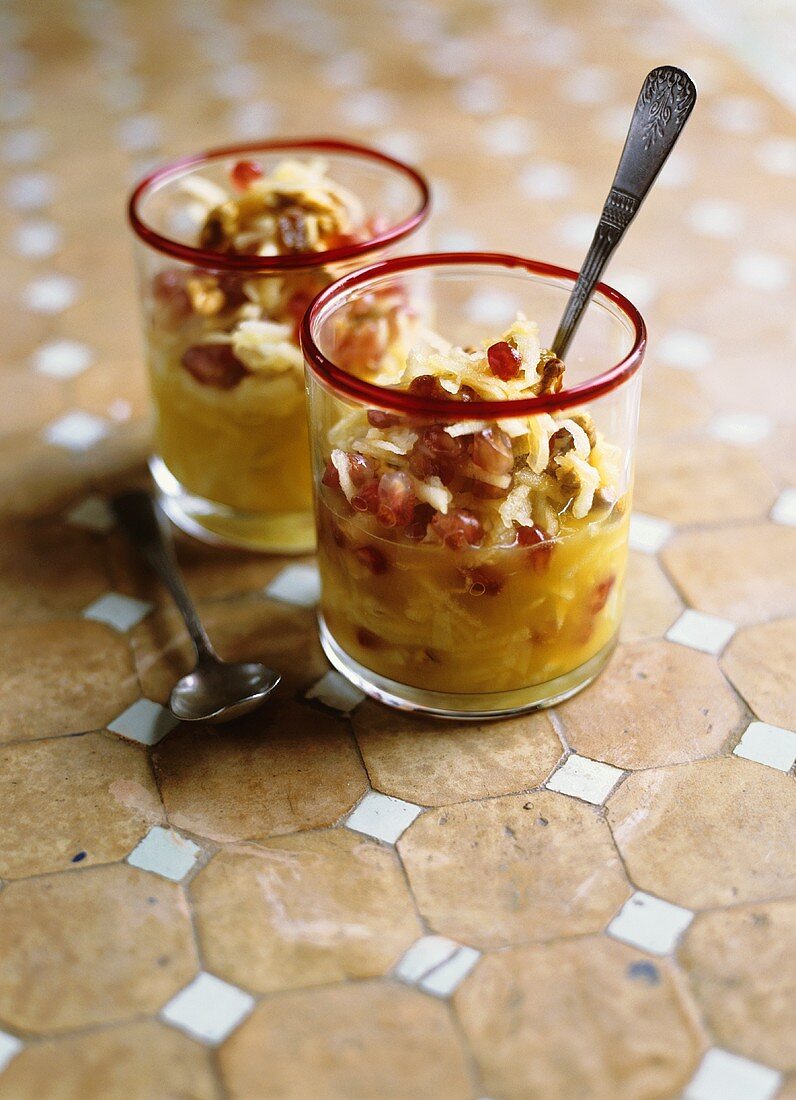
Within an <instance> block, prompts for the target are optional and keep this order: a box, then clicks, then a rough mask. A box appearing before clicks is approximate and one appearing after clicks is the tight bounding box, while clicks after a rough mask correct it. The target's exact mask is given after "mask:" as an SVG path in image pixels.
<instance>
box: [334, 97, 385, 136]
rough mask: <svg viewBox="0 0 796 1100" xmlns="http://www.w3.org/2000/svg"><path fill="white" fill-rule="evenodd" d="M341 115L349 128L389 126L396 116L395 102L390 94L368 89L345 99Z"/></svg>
mask: <svg viewBox="0 0 796 1100" xmlns="http://www.w3.org/2000/svg"><path fill="white" fill-rule="evenodd" d="M340 113H341V115H342V116H343V118H344V119H345V121H346V122H347V123H348V124H349V126H362V127H364V128H366V129H367V128H370V127H376V126H389V125H390V123H391V122H392V120H393V116H394V115H395V100H394V98H393V96H392V95H390V94H389V93H388V92H382V91H380V90H379V89H378V88H367V89H363V90H362V91H361V92H354V93H353V94H352V95H349V96H348V97H347V98H346V99H344V100H343V101H342V103H341V104H340Z"/></svg>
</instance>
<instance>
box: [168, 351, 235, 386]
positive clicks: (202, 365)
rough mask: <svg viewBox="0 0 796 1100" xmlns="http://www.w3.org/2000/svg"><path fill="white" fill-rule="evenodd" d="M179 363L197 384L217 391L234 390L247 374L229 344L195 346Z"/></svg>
mask: <svg viewBox="0 0 796 1100" xmlns="http://www.w3.org/2000/svg"><path fill="white" fill-rule="evenodd" d="M180 362H181V363H182V365H183V366H184V367H185V369H186V370H187V371H188V373H189V374H190V375H192V377H193V378H195V379H196V381H197V382H199V383H201V384H202V385H203V386H214V387H215V388H216V389H218V390H232V389H234V388H235V386H237V385H238V383H239V382H240V381H241V380H242V379H243V378H245V377H246V375H247V374H248V373H249V371H248V370H247V369H246V367H245V366H244V365H243V363H241V361H240V359H238V358H237V357H236V356H235V354H234V352H233V351H232V348H231V347H230V346H229V344H195V345H194V346H193V347H192V348H188V350H187V351H185V352H184V353H183V356H182V359H181V360H180Z"/></svg>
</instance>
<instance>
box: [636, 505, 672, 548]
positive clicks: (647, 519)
mask: <svg viewBox="0 0 796 1100" xmlns="http://www.w3.org/2000/svg"><path fill="white" fill-rule="evenodd" d="M673 533H674V524H672V523H669V521H668V520H666V519H658V517H657V516H648V515H646V514H645V513H644V512H633V514H632V515H631V517H630V549H631V550H638V551H640V553H642V554H657V553H658V551H659V550H661V549H662V548H663V547H664V546H665V545H666V543H667V542H668V541H669V539H670V538H671V537H672V534H673Z"/></svg>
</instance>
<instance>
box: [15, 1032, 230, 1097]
mask: <svg viewBox="0 0 796 1100" xmlns="http://www.w3.org/2000/svg"><path fill="white" fill-rule="evenodd" d="M23 1096H28V1097H34V1096H38V1097H44V1096H49V1097H52V1098H53V1100H55V1098H56V1097H57V1100H94V1098H96V1100H100V1098H101V1100H130V1098H131V1097H141V1098H142V1100H143V1098H144V1097H147V1098H149V1097H151V1098H153V1100H154V1097H158V1096H161V1097H166V1096H173V1097H190V1098H191V1100H216V1098H217V1096H218V1092H217V1089H216V1082H215V1077H214V1074H213V1070H212V1067H211V1064H210V1057H209V1054H208V1052H207V1050H206V1049H205V1048H204V1047H202V1046H200V1045H199V1043H195V1042H193V1040H192V1039H188V1038H187V1037H186V1036H185V1035H181V1034H180V1033H179V1032H178V1031H175V1030H174V1028H171V1027H167V1026H166V1025H165V1024H159V1023H157V1022H156V1021H154V1020H146V1021H144V1022H143V1023H137V1024H121V1025H120V1026H118V1027H111V1028H103V1030H102V1031H93V1032H89V1033H88V1034H84V1035H77V1036H69V1037H66V1038H63V1039H47V1040H45V1041H43V1042H40V1043H35V1044H31V1045H30V1046H26V1047H25V1049H24V1050H23V1051H22V1052H21V1053H20V1054H18V1055H17V1056H16V1058H14V1059H13V1061H12V1062H11V1064H10V1065H9V1066H8V1068H7V1069H6V1070H5V1072H4V1073H3V1074H2V1075H1V1076H0V1100H20V1097H23Z"/></svg>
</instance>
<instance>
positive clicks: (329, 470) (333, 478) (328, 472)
mask: <svg viewBox="0 0 796 1100" xmlns="http://www.w3.org/2000/svg"><path fill="white" fill-rule="evenodd" d="M321 484H322V485H328V486H329V488H330V489H339V488H340V475H339V474H338V472H337V467H336V466H335V465H334V463H333V462H332V460H331V459H329V461H328V462H327V463H326V469H325V470H324V471H323V477H322V478H321Z"/></svg>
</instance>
